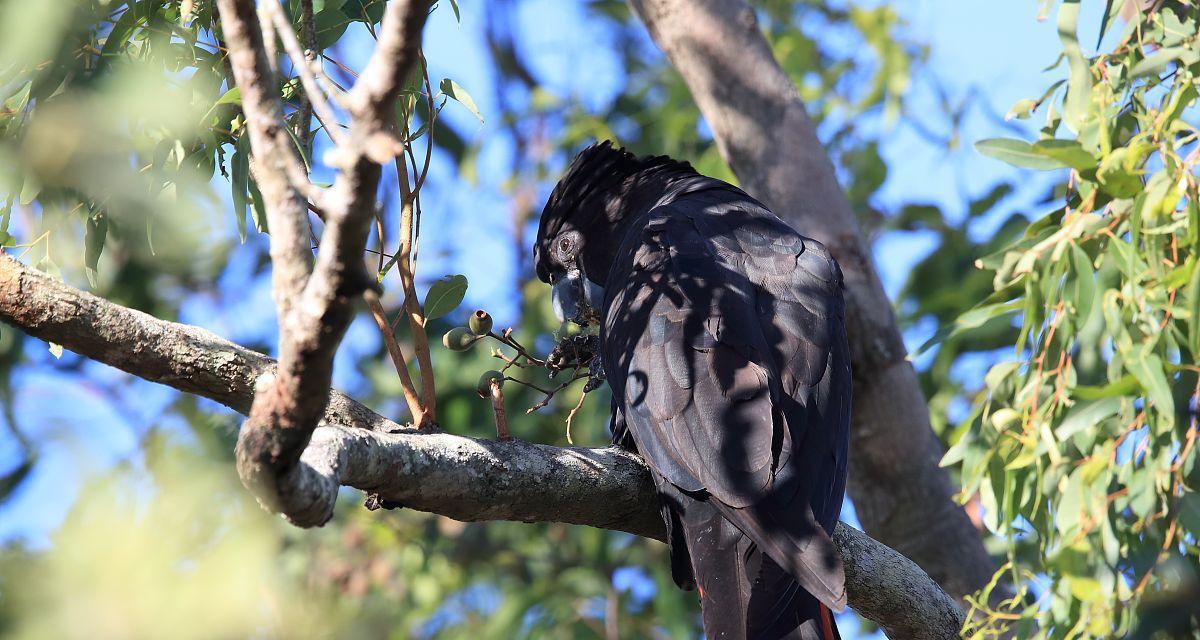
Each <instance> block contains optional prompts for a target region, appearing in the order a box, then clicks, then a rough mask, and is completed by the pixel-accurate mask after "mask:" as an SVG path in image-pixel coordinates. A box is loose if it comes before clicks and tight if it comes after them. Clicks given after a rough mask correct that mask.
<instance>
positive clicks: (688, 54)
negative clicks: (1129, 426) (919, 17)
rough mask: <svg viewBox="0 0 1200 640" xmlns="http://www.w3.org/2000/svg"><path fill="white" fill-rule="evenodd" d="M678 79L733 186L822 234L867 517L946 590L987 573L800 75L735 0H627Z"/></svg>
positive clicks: (856, 474)
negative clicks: (840, 327)
mask: <svg viewBox="0 0 1200 640" xmlns="http://www.w3.org/2000/svg"><path fill="white" fill-rule="evenodd" d="M629 4H630V5H631V6H632V8H633V10H634V11H635V12H636V13H637V15H638V16H639V17H640V18H641V19H642V21H643V22H644V23H645V24H646V26H647V28H648V29H649V30H650V34H651V36H652V37H653V38H654V41H655V42H656V43H657V44H658V45H659V47H661V48H662V50H663V51H664V52H665V53H666V54H667V56H668V57H669V58H670V60H671V63H672V64H673V65H674V66H675V68H676V69H678V70H679V73H680V74H681V75H682V76H683V78H684V80H685V81H686V82H687V85H688V87H689V88H690V90H691V92H692V96H693V97H694V98H695V100H696V103H697V105H699V107H700V111H701V112H702V113H703V114H704V118H705V120H706V121H707V122H708V124H709V126H710V127H711V128H712V131H713V135H714V137H715V138H716V142H717V146H718V148H719V149H720V151H721V155H722V157H724V158H725V161H726V162H728V163H729V166H730V168H732V169H733V171H734V173H735V174H737V176H738V179H739V180H740V181H741V184H742V187H743V188H745V189H746V190H747V191H748V192H749V193H750V194H751V195H753V196H755V197H757V198H759V199H761V200H762V201H763V202H764V203H765V204H766V205H767V206H768V207H770V208H771V210H772V211H774V212H775V213H777V214H779V215H780V216H781V217H782V218H784V219H785V220H787V221H788V222H789V223H791V224H792V225H793V226H794V227H796V229H797V230H798V231H800V232H801V233H803V234H804V235H807V236H810V237H813V238H816V239H818V240H820V241H821V242H823V243H825V245H826V246H827V247H829V250H830V251H831V252H832V253H833V254H834V256H835V257H836V258H837V260H838V262H839V263H840V265H841V267H842V271H843V273H844V275H845V280H846V319H847V325H848V326H847V330H848V332H849V337H850V349H851V360H852V362H853V365H854V421H853V430H852V434H853V435H852V442H851V448H850V450H851V452H852V454H851V457H850V482H849V489H850V495H851V497H852V498H853V500H854V506H855V508H856V510H857V512H858V516H859V519H860V520H861V521H862V523H863V526H864V528H865V529H866V530H867V531H868V532H870V533H871V535H873V536H875V537H877V538H879V539H880V540H881V541H883V542H885V543H887V544H888V545H889V546H891V547H894V548H895V549H897V550H899V551H900V552H901V553H903V554H904V555H906V556H908V557H910V558H913V559H914V560H916V561H917V563H918V564H920V565H921V566H922V567H923V568H924V569H925V570H926V571H928V572H929V573H930V575H932V576H933V577H934V579H935V580H937V581H938V582H939V583H940V584H941V585H942V586H944V587H945V588H946V590H947V591H949V592H950V593H952V594H954V595H955V596H956V597H960V598H961V597H962V596H964V595H967V594H970V593H973V592H974V591H975V590H976V589H978V588H979V587H981V586H983V585H984V584H985V583H986V582H987V580H988V579H990V578H991V576H992V574H993V571H994V565H993V562H992V560H991V558H989V556H988V554H987V552H986V551H985V550H984V548H983V544H982V541H981V539H980V536H979V533H978V531H976V529H975V528H974V526H973V525H972V524H971V522H970V520H969V519H968V518H967V516H966V514H965V513H964V512H963V510H962V509H961V508H960V507H959V506H958V505H957V504H956V503H955V502H954V501H953V500H952V495H953V493H954V489H953V487H952V485H951V482H950V478H949V476H948V475H947V474H946V472H945V471H944V470H943V469H941V468H940V467H939V466H938V460H939V459H940V457H941V446H940V444H939V443H938V441H937V438H936V437H935V436H934V434H933V431H932V430H931V428H930V424H929V411H928V407H927V406H926V404H925V398H924V396H923V395H922V392H921V389H920V386H919V384H918V380H917V375H916V372H915V371H914V370H913V367H912V365H911V364H910V363H909V362H908V361H907V359H906V357H907V352H906V349H905V347H904V343H903V340H902V339H901V336H900V330H899V328H898V327H897V324H896V318H895V314H894V313H893V312H892V306H891V303H890V302H889V301H888V299H887V295H886V294H885V293H884V291H883V285H882V284H881V283H880V281H879V276H878V274H877V273H876V272H875V268H874V265H873V264H872V262H871V258H870V253H869V252H868V251H867V248H866V246H865V243H864V240H863V237H862V233H861V231H860V230H859V228H858V224H857V222H856V221H855V218H854V212H853V211H852V210H851V207H850V205H849V202H848V201H847V200H846V197H845V195H844V193H843V192H842V190H841V187H840V186H839V185H838V182H837V177H836V175H835V174H834V169H833V165H832V164H831V162H830V160H829V158H828V156H827V155H826V153H825V151H824V149H823V148H822V146H821V143H820V140H818V139H817V135H816V131H815V129H814V127H813V124H812V121H811V120H810V119H809V117H808V115H807V113H806V112H805V110H804V104H803V103H802V102H801V100H800V97H799V95H798V94H797V92H796V88H795V87H794V86H793V85H792V83H791V81H790V80H789V79H788V77H787V74H786V73H784V71H783V69H782V68H780V66H779V64H778V62H777V61H776V60H775V58H774V56H773V55H772V53H771V50H770V47H769V45H768V44H767V41H766V39H765V38H764V37H763V35H762V33H761V31H760V30H759V28H758V24H757V21H756V19H755V17H754V13H753V11H752V10H751V9H750V7H749V6H748V5H747V4H746V2H744V0H708V1H705V2H699V1H696V0H629Z"/></svg>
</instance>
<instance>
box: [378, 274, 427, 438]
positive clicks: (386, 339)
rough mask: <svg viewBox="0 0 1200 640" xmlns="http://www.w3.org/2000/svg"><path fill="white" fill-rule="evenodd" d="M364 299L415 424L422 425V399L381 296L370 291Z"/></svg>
mask: <svg viewBox="0 0 1200 640" xmlns="http://www.w3.org/2000/svg"><path fill="white" fill-rule="evenodd" d="M363 297H364V298H366V300H367V307H368V308H369V309H370V310H371V317H373V318H375V324H376V325H377V326H378V327H379V333H380V335H382V336H383V344H384V345H385V346H386V347H387V352H388V355H389V356H391V358H392V365H393V366H395V367H396V375H397V376H398V377H399V378H400V389H401V391H402V392H403V393H404V401H405V402H406V403H407V404H408V411H409V413H411V414H412V416H413V424H421V422H422V421H423V417H422V416H419V415H418V414H419V413H423V409H422V405H421V399H420V398H419V397H418V396H417V389H416V387H414V386H413V381H412V376H411V375H409V373H408V363H407V362H406V361H405V359H404V352H403V351H401V350H400V343H399V342H396V334H395V333H393V332H392V326H391V323H390V322H388V317H387V312H386V311H384V309H383V304H382V303H380V301H379V294H377V293H375V292H374V291H372V290H370V289H368V290H367V291H366V293H364V294H363Z"/></svg>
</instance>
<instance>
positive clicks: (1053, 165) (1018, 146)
mask: <svg viewBox="0 0 1200 640" xmlns="http://www.w3.org/2000/svg"><path fill="white" fill-rule="evenodd" d="M975 149H976V150H977V151H979V153H982V154H983V155H985V156H988V157H990V158H995V159H997V160H1002V161H1004V162H1007V163H1008V164H1011V165H1013V166H1014V167H1022V168H1025V169H1041V170H1048V169H1062V168H1064V167H1066V166H1067V165H1065V164H1063V163H1062V162H1060V161H1058V160H1056V159H1054V158H1051V157H1049V156H1047V155H1045V154H1044V153H1042V152H1040V151H1039V150H1038V149H1036V148H1035V147H1034V146H1033V145H1031V144H1029V143H1028V142H1025V141H1024V140H1016V139H1014V138H987V139H985V140H980V141H979V142H976V143H975Z"/></svg>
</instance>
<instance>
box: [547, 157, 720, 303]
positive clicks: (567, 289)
mask: <svg viewBox="0 0 1200 640" xmlns="http://www.w3.org/2000/svg"><path fill="white" fill-rule="evenodd" d="M683 175H687V176H694V175H696V173H695V171H694V170H693V169H692V167H691V165H689V164H688V163H686V162H677V161H675V160H672V159H670V158H669V157H667V156H647V157H643V158H639V157H637V156H635V155H633V154H632V153H630V152H628V151H626V150H625V149H624V148H617V147H614V146H613V145H612V143H611V142H608V141H605V142H600V143H596V144H593V145H591V146H589V147H588V148H586V149H584V150H583V151H581V152H580V153H579V155H577V156H575V159H574V160H572V161H571V164H570V166H568V167H567V170H566V172H565V173H564V174H563V177H562V178H561V179H560V180H559V181H558V184H557V185H555V187H554V191H552V192H551V193H550V198H549V200H547V201H546V208H545V209H543V210H542V219H541V223H540V224H539V225H538V234H537V240H536V241H535V243H534V254H533V256H534V257H533V260H534V268H535V269H536V270H537V275H538V278H539V279H540V280H541V281H542V282H546V283H549V284H551V285H553V287H554V294H553V301H554V312H555V314H556V315H557V316H558V318H559V320H561V321H565V320H571V321H573V322H575V323H577V324H580V325H585V326H586V325H588V324H594V323H596V322H599V320H600V314H599V309H600V308H601V304H602V302H603V300H604V286H605V281H606V280H607V279H608V271H609V268H610V267H611V266H612V263H613V260H614V259H615V258H616V254H617V249H618V248H619V246H620V244H621V240H622V239H623V237H624V233H623V230H624V226H625V223H627V222H628V221H630V220H632V219H633V218H636V217H637V216H638V215H640V214H642V213H645V212H646V211H648V210H649V209H650V208H651V207H653V206H654V205H655V204H656V203H657V202H658V201H659V199H660V198H661V196H662V193H663V192H664V190H665V189H666V188H667V187H668V186H669V185H670V184H671V181H672V179H674V178H676V177H678V176H683Z"/></svg>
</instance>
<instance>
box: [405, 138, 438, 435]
mask: <svg viewBox="0 0 1200 640" xmlns="http://www.w3.org/2000/svg"><path fill="white" fill-rule="evenodd" d="M396 179H397V180H398V181H399V184H400V203H401V204H400V251H399V255H400V259H399V260H397V261H396V268H397V270H398V271H399V273H400V282H401V283H402V284H403V286H404V315H406V316H408V324H409V328H410V329H412V334H413V350H414V351H415V352H416V354H417V365H418V366H419V367H420V369H421V400H422V402H424V409H425V411H424V413H425V415H426V416H427V417H428V418H429V420H430V421H431V422H437V396H436V394H437V391H436V388H435V383H434V379H433V361H432V358H431V357H430V355H429V337H428V335H427V334H426V333H425V316H424V313H423V312H422V311H421V306H420V304H419V303H418V302H417V287H416V281H415V280H416V274H415V273H414V272H413V269H412V260H411V256H412V253H411V252H412V243H413V227H412V221H413V195H412V192H411V191H410V190H409V187H408V168H407V166H406V165H405V163H404V162H403V160H402V158H397V159H396ZM421 426H422V424H421V423H418V424H417V427H418V428H420V427H421Z"/></svg>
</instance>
